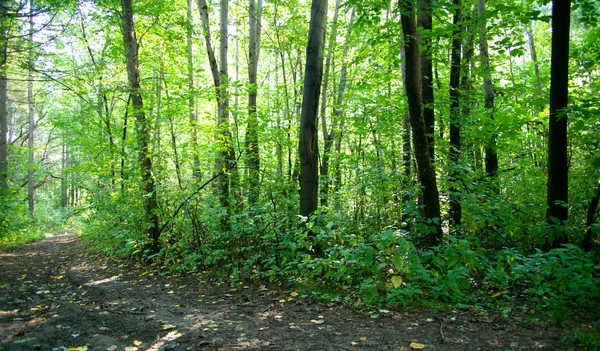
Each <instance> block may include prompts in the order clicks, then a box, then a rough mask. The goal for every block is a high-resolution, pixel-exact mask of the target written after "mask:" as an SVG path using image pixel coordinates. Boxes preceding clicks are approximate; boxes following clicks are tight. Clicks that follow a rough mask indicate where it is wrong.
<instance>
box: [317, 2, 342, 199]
mask: <svg viewBox="0 0 600 351" xmlns="http://www.w3.org/2000/svg"><path fill="white" fill-rule="evenodd" d="M339 11H340V0H336V1H335V9H334V12H333V22H332V24H331V32H330V33H329V45H328V48H327V58H326V59H325V73H324V74H323V86H322V89H321V107H320V108H321V110H320V113H319V115H320V117H321V118H320V119H321V131H322V133H323V157H322V158H321V182H322V184H321V206H327V195H328V192H329V188H328V186H329V179H327V178H328V176H329V175H328V173H329V153H330V152H331V145H332V144H333V138H330V132H329V130H328V128H327V115H326V113H327V88H328V86H329V71H330V70H331V61H332V59H333V50H334V48H335V42H336V39H337V22H338V15H339Z"/></svg>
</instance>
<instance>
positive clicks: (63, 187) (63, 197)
mask: <svg viewBox="0 0 600 351" xmlns="http://www.w3.org/2000/svg"><path fill="white" fill-rule="evenodd" d="M68 166H69V146H68V145H67V141H66V140H63V144H62V153H61V167H60V173H61V174H60V175H61V176H60V207H62V208H65V207H67V205H68V199H69V193H68V190H69V186H68V179H67V167H68Z"/></svg>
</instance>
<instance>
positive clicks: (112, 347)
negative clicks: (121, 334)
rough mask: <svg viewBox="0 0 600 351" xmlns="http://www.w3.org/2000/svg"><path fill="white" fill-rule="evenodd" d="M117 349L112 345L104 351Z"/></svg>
mask: <svg viewBox="0 0 600 351" xmlns="http://www.w3.org/2000/svg"><path fill="white" fill-rule="evenodd" d="M117 348H119V347H118V346H117V345H112V346H111V347H109V348H107V349H106V351H115V350H116V349H117Z"/></svg>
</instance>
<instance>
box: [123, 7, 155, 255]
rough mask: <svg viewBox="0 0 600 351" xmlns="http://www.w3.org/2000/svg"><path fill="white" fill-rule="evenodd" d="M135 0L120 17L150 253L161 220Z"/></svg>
mask: <svg viewBox="0 0 600 351" xmlns="http://www.w3.org/2000/svg"><path fill="white" fill-rule="evenodd" d="M131 2H132V0H121V12H122V13H121V15H122V29H123V45H124V47H125V63H126V66H127V78H128V80H129V89H130V91H129V98H130V99H131V106H132V109H133V115H134V116H135V127H136V134H137V147H138V155H139V156H138V162H139V166H140V172H141V175H142V184H143V186H142V190H143V196H142V197H143V202H144V212H145V233H146V235H147V236H148V238H149V239H150V251H151V252H157V251H158V249H159V242H158V240H159V236H160V226H159V219H158V201H157V196H156V189H155V185H154V177H153V175H152V153H151V151H150V125H149V124H148V121H147V120H146V114H145V112H144V102H143V100H142V90H141V86H140V71H139V67H138V43H137V39H136V35H135V28H134V23H133V9H132V5H131Z"/></svg>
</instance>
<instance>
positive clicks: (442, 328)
mask: <svg viewBox="0 0 600 351" xmlns="http://www.w3.org/2000/svg"><path fill="white" fill-rule="evenodd" d="M438 320H439V321H440V335H441V336H442V341H443V342H444V343H446V337H445V336H444V320H443V319H442V318H440V317H438Z"/></svg>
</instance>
